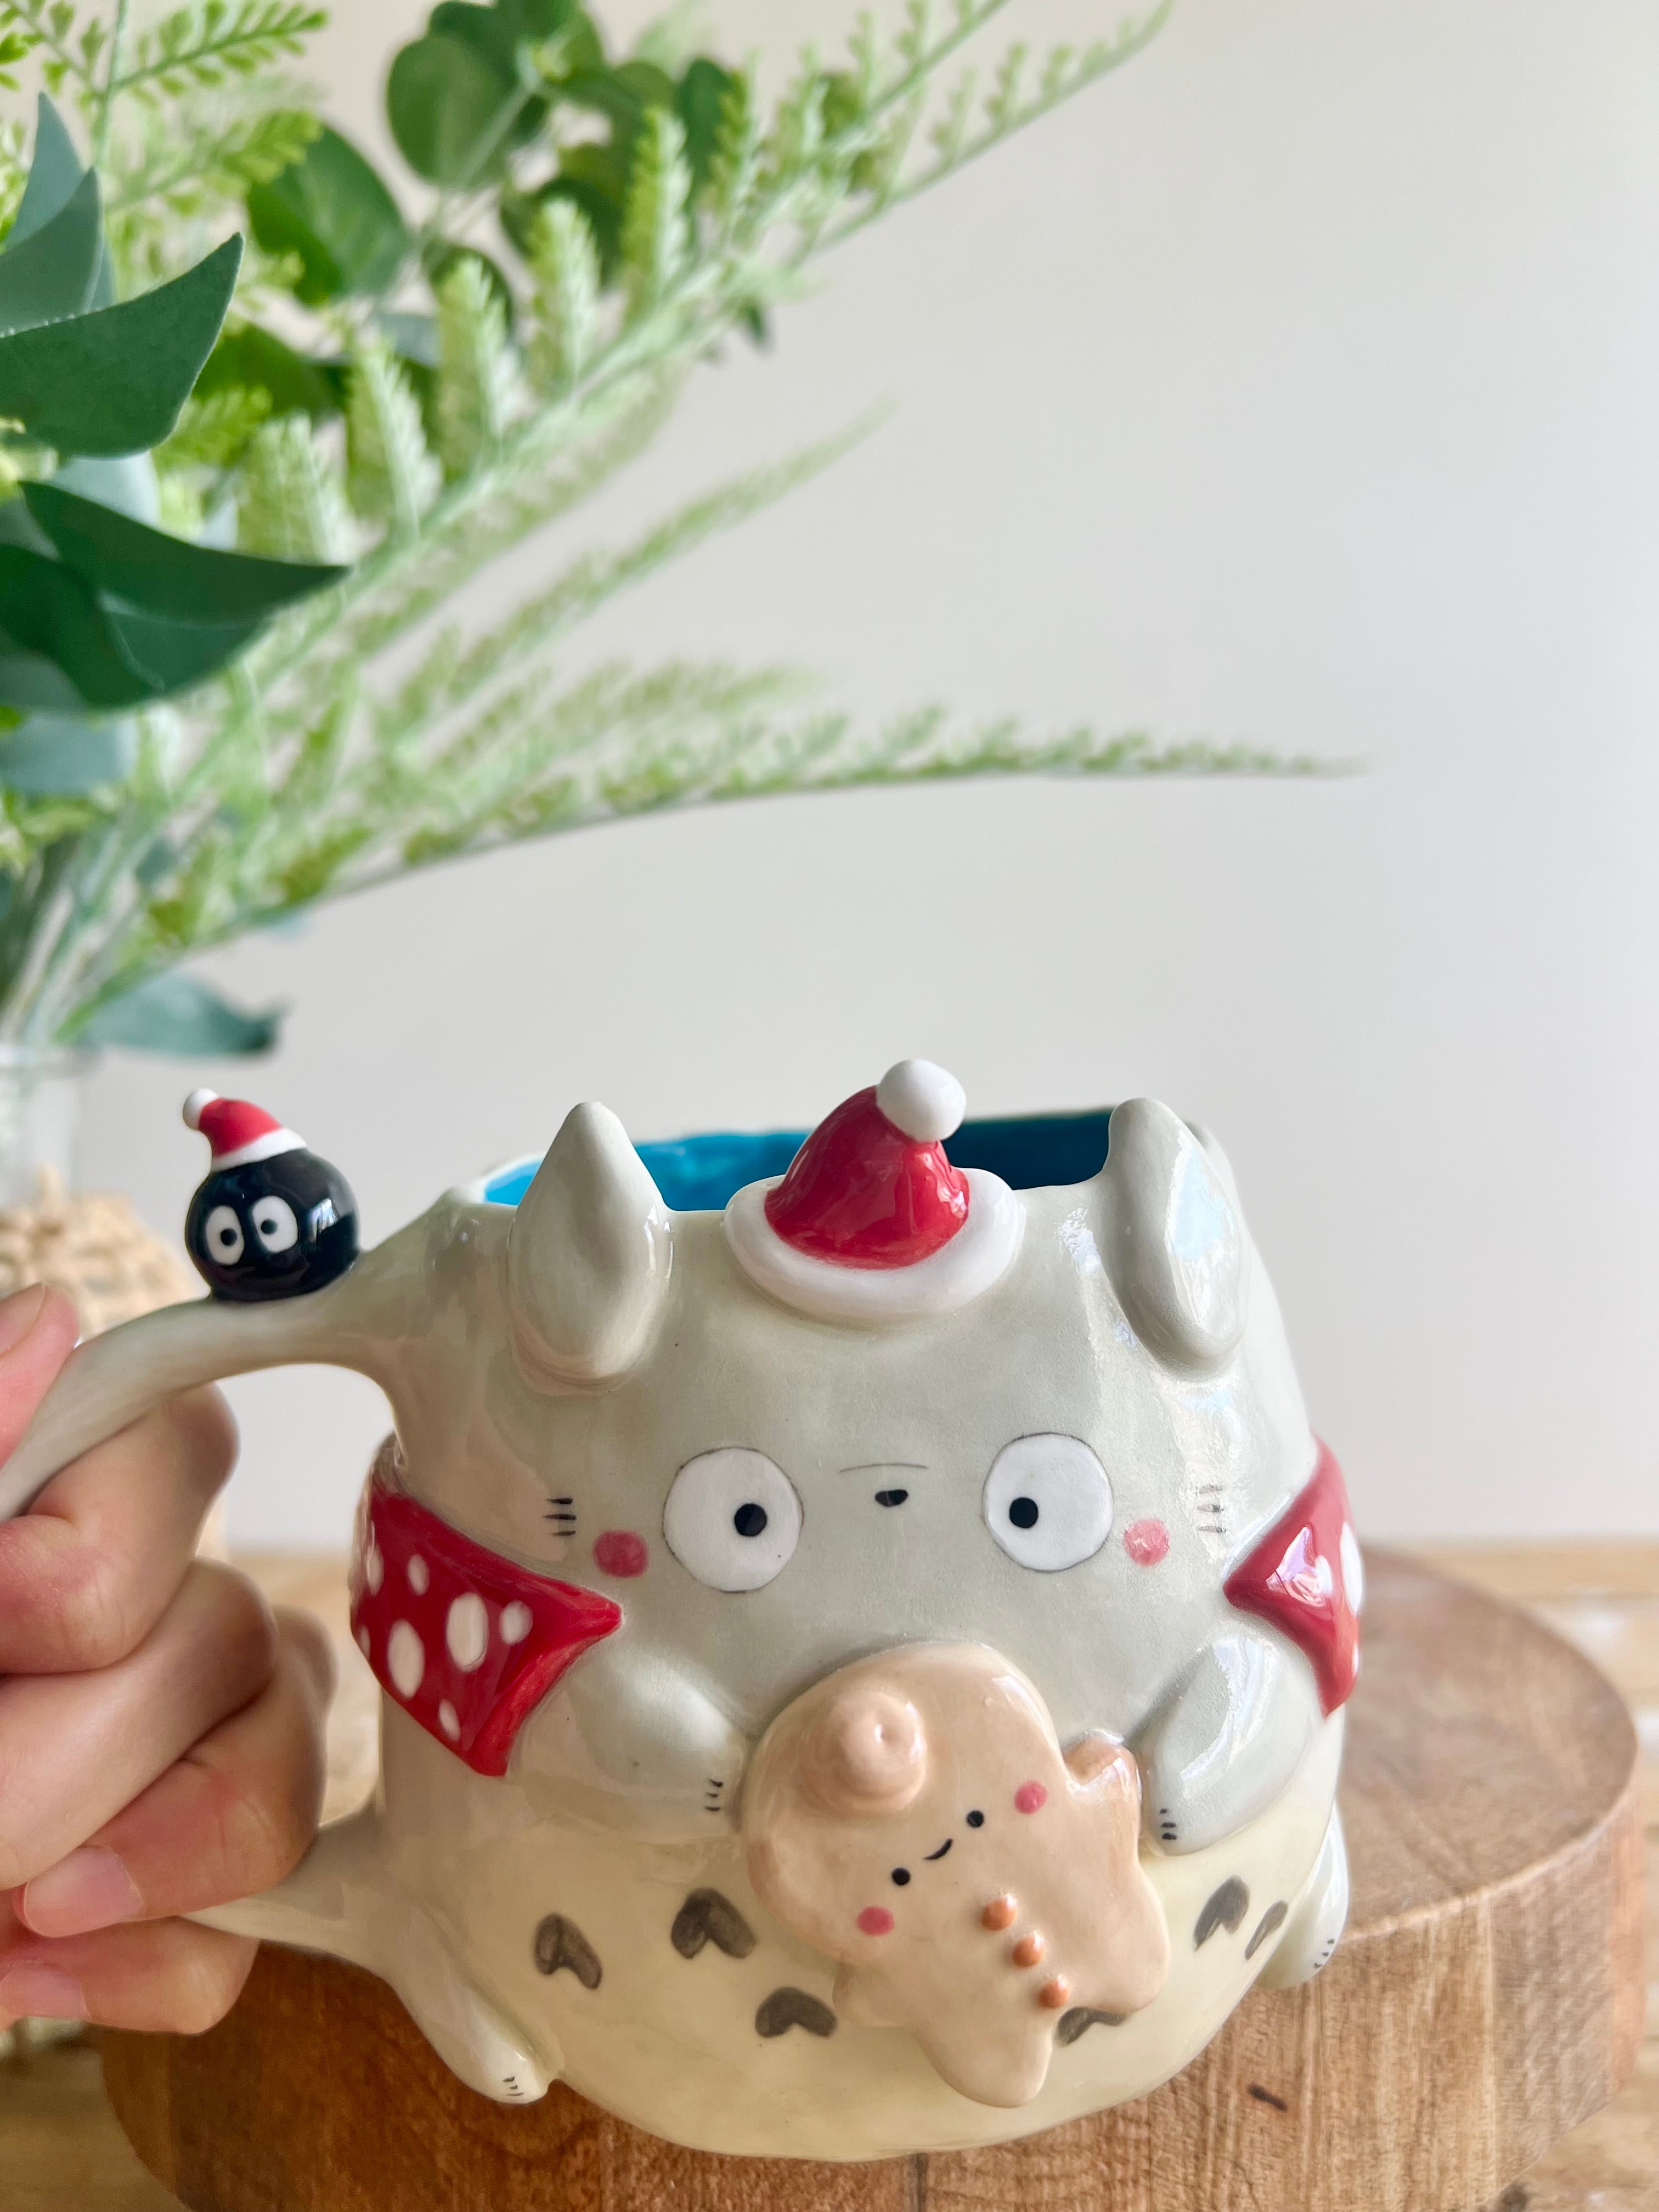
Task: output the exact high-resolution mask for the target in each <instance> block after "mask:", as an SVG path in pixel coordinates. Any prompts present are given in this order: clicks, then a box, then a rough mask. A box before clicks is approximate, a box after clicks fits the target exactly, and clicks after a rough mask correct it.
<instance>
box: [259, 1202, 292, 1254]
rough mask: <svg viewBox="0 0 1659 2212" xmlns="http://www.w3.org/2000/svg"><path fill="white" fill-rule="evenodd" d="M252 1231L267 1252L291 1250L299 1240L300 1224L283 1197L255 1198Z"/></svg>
mask: <svg viewBox="0 0 1659 2212" xmlns="http://www.w3.org/2000/svg"><path fill="white" fill-rule="evenodd" d="M253 1233H254V1235H255V1236H256V1237H258V1240H259V1242H260V1243H261V1244H263V1245H264V1248H265V1249H266V1251H267V1252H291V1251H292V1250H293V1249H294V1248H295V1245H296V1244H297V1243H299V1241H300V1225H299V1223H298V1222H297V1221H296V1220H295V1218H294V1208H293V1207H292V1206H290V1205H289V1202H288V1200H286V1199H285V1198H261V1199H256V1200H255V1201H254V1206H253Z"/></svg>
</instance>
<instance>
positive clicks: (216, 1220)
mask: <svg viewBox="0 0 1659 2212" xmlns="http://www.w3.org/2000/svg"><path fill="white" fill-rule="evenodd" d="M202 1241H203V1243H204V1245H205V1246H206V1248H207V1255H208V1257H209V1259H210V1260H211V1261H213V1263H214V1265H215V1266H216V1267H234V1266H235V1265H236V1262H237V1261H239V1260H240V1258H241V1256H242V1225H241V1223H240V1220H239V1219H238V1218H237V1215H236V1209H235V1207H234V1206H215V1207H214V1209H213V1211H212V1212H211V1213H210V1214H209V1216H208V1218H207V1219H206V1220H205V1221H204V1223H203V1224H202Z"/></svg>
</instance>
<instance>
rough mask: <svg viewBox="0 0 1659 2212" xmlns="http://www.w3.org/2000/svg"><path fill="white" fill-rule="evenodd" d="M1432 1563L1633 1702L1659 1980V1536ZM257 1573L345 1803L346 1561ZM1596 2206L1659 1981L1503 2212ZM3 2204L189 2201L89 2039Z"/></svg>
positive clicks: (20, 2080) (359, 1756)
mask: <svg viewBox="0 0 1659 2212" xmlns="http://www.w3.org/2000/svg"><path fill="white" fill-rule="evenodd" d="M1428 1556H1430V1557H1431V1558H1432V1559H1433V1560H1434V1563H1435V1564H1436V1565H1438V1566H1440V1567H1441V1568H1443V1570H1447V1571H1452V1572H1455V1573H1456V1574H1459V1575H1461V1576H1462V1577H1466V1578H1467V1579H1468V1580H1469V1581H1471V1582H1474V1583H1477V1584H1479V1585H1480V1586H1481V1587H1482V1588H1485V1589H1489V1590H1491V1591H1492V1592H1494V1593H1495V1594H1498V1595H1503V1596H1506V1597H1509V1598H1510V1599H1512V1600H1514V1601H1516V1602H1518V1603H1521V1604H1523V1605H1526V1606H1528V1607H1531V1608H1532V1609H1533V1610H1534V1612H1536V1613H1538V1614H1539V1615H1540V1617H1541V1619H1543V1620H1545V1621H1546V1622H1547V1624H1548V1625H1549V1626H1551V1627H1553V1628H1554V1629H1555V1630H1556V1631H1557V1632H1559V1633H1560V1634H1562V1635H1564V1636H1565V1637H1567V1638H1569V1639H1570V1640H1571V1642H1573V1643H1574V1644H1577V1646H1578V1647H1579V1648H1580V1649H1581V1650H1583V1651H1584V1652H1586V1653H1587V1654H1588V1655H1589V1656H1590V1657H1591V1658H1592V1659H1594V1661H1595V1663H1596V1664H1597V1665H1598V1666H1599V1667H1600V1668H1601V1669H1602V1670H1603V1672H1604V1673H1606V1674H1607V1675H1608V1676H1609V1677H1610V1678H1611V1679H1612V1680H1613V1682H1614V1683H1616V1684H1617V1685H1618V1686H1619V1687H1620V1690H1621V1691H1622V1692H1623V1693H1624V1695H1625V1696H1626V1699H1627V1700H1628V1701H1629V1703H1630V1704H1631V1705H1632V1708H1633V1709H1634V1711H1635V1712H1636V1715H1637V1719H1638V1727H1639V1729H1640V1732H1641V1737H1642V1743H1643V1749H1644V1781H1645V1788H1646V1807H1645V1810H1646V1817H1647V1838H1648V1867H1649V1902H1650V1916H1649V1917H1650V1931H1651V1933H1650V1976H1652V1977H1659V1543H1626V1544H1619V1545H1595V1546H1590V1545H1580V1546H1568V1547H1563V1546H1554V1547H1548V1548H1547V1549H1546V1548H1536V1549H1527V1548H1522V1547H1482V1548H1480V1549H1475V1548H1473V1547H1455V1548H1452V1547H1440V1548H1437V1550H1435V1551H1434V1552H1432V1553H1430V1554H1428ZM247 1564H248V1565H250V1567H251V1568H252V1571H254V1572H255V1573H256V1574H257V1575H258V1579H259V1580H260V1581H261V1583H263V1584H264V1587H265V1588H266V1589H267V1590H268V1591H269V1592H270V1595H272V1596H273V1597H274V1598H276V1599H278V1600H279V1601H283V1602H289V1603H310V1604H313V1605H314V1606H315V1607H316V1609H317V1610H318V1611H319V1612H320V1613H322V1614H323V1615H324V1617H325V1619H326V1620H328V1621H329V1624H330V1626H331V1628H332V1630H333V1631H334V1633H335V1636H336V1640H337V1643H338V1644H339V1645H340V1646H341V1652H342V1661H341V1664H342V1692H341V1696H340V1699H339V1700H338V1702H337V1707H336V1711H335V1713H334V1715H333V1717H332V1722H331V1803H330V1806H329V1808H328V1809H329V1811H330V1812H331V1813H333V1812H336V1811H339V1810H343V1809H346V1808H348V1807H349V1804H351V1803H352V1802H356V1799H357V1798H358V1797H359V1796H361V1794H362V1789H363V1786H364V1776H365V1772H366V1771H371V1770H372V1766H373V1759H374V1728H375V1704H374V1684H373V1680H372V1678H370V1676H369V1675H368V1669H367V1668H365V1667H364V1666H363V1664H362V1661H361V1659H360V1658H359V1656H358V1655H357V1653H356V1650H355V1648H354V1647H353V1646H352V1645H351V1644H350V1642H349V1638H348V1637H347V1635H346V1631H345V1621H344V1607H343V1596H342V1593H341V1578H340V1573H339V1568H338V1565H337V1562H335V1561H332V1560H326V1559H324V1560H317V1559H310V1560H306V1559H258V1560H253V1561H250V1562H248V1563H247ZM1592 2207H1593V2208H1595V2212H1659V1982H1656V1981H1655V1980H1652V1979H1650V1992H1649V2008H1648V2036H1647V2042H1646V2045H1645V2046H1644V2055H1643V2060H1642V2063H1641V2066H1640V2068H1639V2069H1638V2075H1637V2077H1636V2079H1635V2080H1634V2081H1632V2084H1631V2085H1630V2087H1628V2088H1627V2089H1626V2091H1625V2092H1624V2093H1622V2094H1621V2095H1620V2097H1618V2098H1617V2099H1615V2100H1614V2101H1613V2104H1611V2105H1610V2106H1607V2108H1606V2110H1605V2111H1603V2112H1601V2113H1599V2114H1598V2115H1597V2116H1596V2117H1595V2118H1594V2119H1592V2120H1590V2121H1589V2122H1587V2123H1586V2124H1584V2125H1583V2127H1581V2128H1579V2129H1577V2130H1576V2131H1575V2132H1574V2133H1573V2134H1572V2135H1571V2136H1568V2137H1567V2138H1566V2139H1565V2141H1564V2142H1561V2143H1559V2145H1558V2146H1557V2147H1556V2148H1555V2149H1554V2150H1553V2152H1552V2153H1551V2154H1549V2156H1548V2157H1547V2158H1546V2159H1545V2160H1543V2162H1542V2163H1541V2165H1540V2166H1537V2167H1535V2168H1534V2171H1533V2172H1531V2173H1530V2174H1529V2175H1528V2178H1527V2179H1526V2180H1525V2181H1524V2182H1522V2183H1517V2184H1516V2185H1515V2186H1514V2187H1512V2188H1511V2189H1510V2190H1508V2191H1505V2193H1504V2198H1503V2200H1502V2207H1501V2212H1569V2208H1571V2212H1590V2208H1592ZM0 2208H3V2212H176V2205H175V2201H174V2199H173V2197H171V2196H169V2194H168V2193H167V2191H165V2190H163V2189H161V2187H160V2186H159V2185H157V2184H156V2183H155V2181H153V2180H152V2179H150V2178H149V2175H148V2174H146V2173H145V2172H144V2171H143V2168H142V2167H141V2166H139V2164H138V2161H137V2159H136V2157H135V2156H134V2154H133V2153H132V2152H131V2149H130V2148H128V2145H127V2143H126V2141H125V2137H124V2136H122V2134H121V2132H120V2130H119V2129H118V2127H117V2125H116V2124H115V2121H114V2118H113V2115H112V2113H111V2112H110V2110H109V2107H108V2105H107V2103H106V2100H105V2099H104V2094H103V2088H102V2082H101V2080H100V2072H99V2064H98V2059H97V2057H96V2054H95V2053H94V2051H91V2050H90V2049H89V2048H88V2046H87V2045H84V2044H82V2043H78V2042H77V2043H67V2044H58V2045H51V2046H49V2047H46V2048H44V2049H30V2050H25V2051H21V2052H18V2053H15V2054H14V2056H13V2057H12V2058H11V2059H10V2061H9V2063H6V2064H4V2065H3V2066H0ZM1332 2212H1339V2208H1332ZM1340 2212H1364V2208H1363V2207H1358V2206H1356V2207H1353V2208H1348V2207H1342V2208H1340ZM1471 2212H1474V2208H1471ZM1494 2212H1497V2209H1496V2208H1495V2209H1494Z"/></svg>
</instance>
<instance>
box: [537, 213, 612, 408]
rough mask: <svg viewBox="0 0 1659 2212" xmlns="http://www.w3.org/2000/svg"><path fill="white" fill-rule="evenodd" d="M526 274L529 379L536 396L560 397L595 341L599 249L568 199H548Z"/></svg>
mask: <svg viewBox="0 0 1659 2212" xmlns="http://www.w3.org/2000/svg"><path fill="white" fill-rule="evenodd" d="M530 273H531V275H532V277H533V278H534V280H535V292H534V294H533V295H532V300H531V313H532V316H533V317H534V319H535V330H536V334H535V337H534V339H533V341H532V345H531V349H530V369H531V374H532V378H533V379H534V380H535V382H536V384H537V386H538V387H539V388H540V389H541V390H542V391H544V392H562V391H564V390H565V389H566V388H567V387H568V386H570V385H572V384H574V382H575V380H576V379H577V378H578V377H579V376H580V374H581V373H582V371H583V369H584V368H586V366H587V362H588V357H589V356H590V355H591V354H592V351H593V348H594V346H595V344H596V343H597V342H598V339H599V247H598V246H597V245H596V244H595V243H594V240H593V232H592V226H591V225H590V223H589V222H588V220H587V217H586V216H585V215H584V214H583V213H582V211H581V210H580V208H579V207H578V206H577V205H576V204H575V202H574V200H566V199H556V200H552V201H550V203H549V204H548V205H547V206H546V207H544V209H543V210H541V212H540V214H539V215H538V216H537V219H536V228H535V230H534V232H533V233H532V237H531V241H530Z"/></svg>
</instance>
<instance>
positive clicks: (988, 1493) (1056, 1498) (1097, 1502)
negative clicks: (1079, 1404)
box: [983, 1436, 1112, 1575]
mask: <svg viewBox="0 0 1659 2212" xmlns="http://www.w3.org/2000/svg"><path fill="white" fill-rule="evenodd" d="M983 1504H984V1511H985V1525H986V1527H987V1528H988V1529H989V1530H990V1532H991V1534H993V1535H994V1537H995V1538H996V1540H997V1541H998V1543H999V1544H1000V1545H1001V1547H1002V1548H1003V1550H1004V1551H1005V1552H1006V1553H1007V1554H1008V1556H1009V1558H1010V1559H1018V1561H1019V1564H1020V1565H1021V1566H1022V1567H1033V1568H1035V1569H1036V1571H1037V1572H1038V1573H1039V1574H1045V1575H1052V1574H1055V1573H1057V1572H1058V1571H1060V1568H1062V1567H1074V1566H1076V1565H1078V1563H1079V1560H1082V1559H1092V1558H1093V1557H1094V1555H1095V1553H1097V1551H1098V1550H1099V1549H1100V1547H1101V1546H1102V1545H1103V1543H1104V1542H1105V1541H1106V1539H1107V1537H1108V1536H1109V1534H1111V1528H1112V1486H1111V1484H1110V1482H1109V1480H1107V1475H1106V1470H1105V1468H1103V1466H1102V1465H1101V1463H1100V1462H1099V1461H1098V1460H1097V1458H1096V1457H1095V1455H1094V1454H1093V1453H1092V1452H1091V1450H1090V1449H1089V1447H1088V1445H1087V1444H1085V1443H1081V1442H1080V1441H1079V1439H1078V1438H1077V1437H1059V1436H1039V1437H1015V1439H1014V1441H1013V1443H1011V1444H1005V1445H1004V1446H1003V1448H1002V1449H1001V1450H1000V1452H999V1453H998V1454H997V1455H996V1457H995V1459H994V1460H993V1462H991V1472H990V1473H989V1474H987V1476H986V1478H985V1496H984V1500H983Z"/></svg>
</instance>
